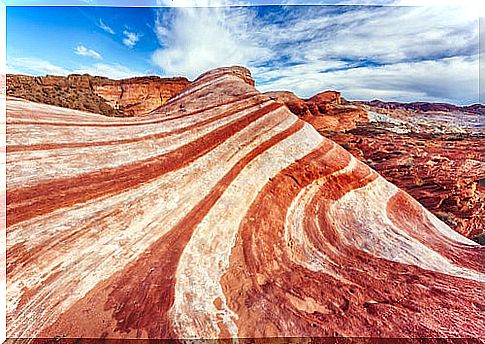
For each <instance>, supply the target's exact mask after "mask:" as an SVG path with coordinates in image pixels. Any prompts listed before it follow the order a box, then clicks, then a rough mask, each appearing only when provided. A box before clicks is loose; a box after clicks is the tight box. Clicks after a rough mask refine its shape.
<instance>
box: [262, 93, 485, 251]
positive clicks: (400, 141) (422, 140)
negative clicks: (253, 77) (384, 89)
mask: <svg viewBox="0 0 485 344" xmlns="http://www.w3.org/2000/svg"><path fill="white" fill-rule="evenodd" d="M267 94H268V95H269V96H270V97H271V98H273V99H275V100H276V101H279V102H281V103H284V104H286V105H287V106H288V108H289V109H290V110H291V111H292V112H293V113H294V114H296V115H297V116H298V117H300V118H301V119H303V120H305V121H307V122H308V123H311V124H312V125H313V126H314V127H315V128H316V129H317V130H318V131H319V132H320V133H322V134H323V135H324V136H326V137H329V138H331V139H333V140H335V141H336V142H338V143H339V144H341V145H342V146H343V147H345V148H346V149H348V150H349V151H350V152H351V153H352V154H354V155H355V156H356V157H357V158H359V159H360V160H361V161H363V162H364V163H367V164H369V165H370V166H372V167H373V168H374V169H375V170H376V171H378V172H379V173H381V174H382V175H383V176H384V177H385V178H387V179H388V180H390V181H391V182H392V183H394V184H396V185H397V186H398V187H400V188H401V189H403V190H405V191H407V192H409V193H410V194H411V195H412V196H413V197H414V198H416V199H417V200H418V201H419V202H420V203H421V204H423V205H424V206H425V207H426V208H427V209H428V210H430V211H431V212H433V213H434V214H435V215H436V216H438V217H439V218H440V219H442V220H443V221H445V222H446V223H447V224H448V225H449V226H451V227H452V228H453V229H454V230H456V231H457V232H459V233H460V234H462V235H465V236H467V237H470V238H474V239H476V240H477V241H479V240H481V239H480V238H481V237H483V236H485V193H484V188H483V186H481V187H480V184H479V181H480V180H483V179H484V178H485V150H484V148H483V147H485V127H484V121H485V116H484V108H485V107H484V106H483V105H480V104H476V105H472V106H466V107H459V106H455V105H451V104H433V103H409V104H405V103H395V102H390V103H387V102H382V101H378V100H375V101H371V102H351V103H350V102H348V101H346V100H345V99H344V98H342V97H341V95H340V93H338V92H335V91H326V92H322V93H319V94H317V95H315V96H314V97H312V98H310V99H309V100H303V99H300V98H298V97H297V96H296V95H295V94H293V93H291V92H269V93H267ZM356 108H357V109H356ZM482 241H483V240H482Z"/></svg>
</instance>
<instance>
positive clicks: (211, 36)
mask: <svg viewBox="0 0 485 344" xmlns="http://www.w3.org/2000/svg"><path fill="white" fill-rule="evenodd" d="M254 24H255V18H254V14H253V13H252V12H251V10H250V9H246V8H245V9H242V8H218V7H212V8H178V9H173V10H171V11H170V12H168V13H165V14H164V15H160V16H159V17H158V20H157V23H156V30H157V31H156V33H157V36H158V39H159V41H160V44H161V46H162V48H160V49H158V50H157V51H156V52H155V53H154V54H153V61H154V63H155V64H157V65H158V66H160V67H161V68H162V69H163V71H164V72H165V73H166V74H177V75H185V76H187V77H189V78H195V77H196V76H198V75H199V74H201V73H203V72H205V71H207V70H209V69H212V68H215V67H219V66H226V65H235V64H238V65H251V64H253V63H255V62H256V61H258V60H261V59H267V58H269V56H270V55H271V52H270V51H269V50H268V49H267V48H266V47H264V46H263V45H260V44H259V42H257V41H254V40H253V39H252V38H253V37H251V32H252V30H253V29H252V28H251V26H252V25H254Z"/></svg>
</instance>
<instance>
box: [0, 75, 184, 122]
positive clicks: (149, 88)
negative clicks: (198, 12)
mask: <svg viewBox="0 0 485 344" xmlns="http://www.w3.org/2000/svg"><path fill="white" fill-rule="evenodd" d="M188 84H189V81H188V80H187V79H186V78H160V77H156V76H150V77H137V78H131V79H124V80H111V79H108V78H105V77H98V76H90V75H87V74H84V75H77V74H72V75H69V76H67V77H62V76H50V75H48V76H42V77H32V76H26V75H7V94H8V95H10V96H13V97H19V98H23V99H27V100H31V101H34V102H40V103H44V104H50V105H56V106H62V107H66V108H70V109H75V110H82V111H88V112H93V113H98V114H103V115H107V116H140V115H145V114H147V113H149V112H151V111H153V110H155V109H156V108H158V107H159V106H161V105H162V104H163V103H165V102H166V101H167V100H168V99H170V98H171V97H173V96H174V95H176V94H177V93H179V92H180V91H181V90H183V89H184V88H185V87H187V85H188Z"/></svg>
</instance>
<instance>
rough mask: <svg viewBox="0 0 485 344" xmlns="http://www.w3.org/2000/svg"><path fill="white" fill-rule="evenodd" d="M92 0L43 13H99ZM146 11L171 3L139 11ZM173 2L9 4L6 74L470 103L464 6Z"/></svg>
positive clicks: (474, 45)
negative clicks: (234, 76)
mask: <svg viewBox="0 0 485 344" xmlns="http://www.w3.org/2000/svg"><path fill="white" fill-rule="evenodd" d="M99 1H103V0H98V2H97V3H95V0H69V2H68V3H66V1H61V0H59V1H58V2H57V3H53V2H52V1H51V5H55V4H69V5H77V4H80V3H84V4H86V3H90V4H98V5H99V4H102V5H106V4H107V5H109V3H107V2H106V1H108V0H106V1H105V2H104V3H100V2H99ZM463 1H465V2H466V0H462V2H463ZM153 2H156V4H157V5H159V6H160V5H162V6H166V5H172V4H173V3H174V2H173V1H172V0H155V1H148V0H146V1H145V2H139V1H138V2H137V5H147V6H148V5H153ZM314 2H316V1H314ZM320 2H321V1H320ZM117 3H118V4H120V2H119V1H118V2H117ZM131 3H133V1H131ZM199 3H200V2H199ZM213 3H214V2H210V1H209V0H207V1H206V2H203V3H202V4H203V5H212V4H213ZM257 3H258V4H263V3H269V1H263V0H260V1H258V2H257ZM326 3H336V1H334V0H329V1H327V2H326ZM7 4H9V5H18V4H21V5H25V4H38V2H36V1H34V0H17V1H15V2H9V1H7ZM127 4H128V2H127ZM177 4H182V5H185V6H188V7H177V8H174V7H125V8H121V7H108V6H68V7H67V6H64V7H59V6H48V7H42V6H36V7H33V6H7V71H8V72H9V73H23V74H31V75H45V74H60V75H66V74H69V73H90V74H95V75H105V76H108V77H111V78H115V79H119V78H126V77H130V76H135V75H148V74H156V75H160V76H174V75H183V76H187V77H189V78H191V79H193V78H195V77H197V75H199V74H200V73H202V72H204V71H206V70H208V69H211V68H215V67H218V66H226V65H234V64H240V65H245V66H247V67H249V68H250V69H251V71H252V73H253V76H254V78H255V79H256V82H257V87H258V88H259V89H260V90H262V91H268V90H290V91H293V92H295V93H296V94H297V95H299V96H301V97H310V96H312V95H313V94H315V93H317V92H320V91H323V90H326V89H336V90H339V91H341V92H342V93H343V95H344V97H346V98H348V99H374V98H379V99H383V100H396V101H437V102H451V103H456V104H471V103H476V102H479V87H478V83H479V63H478V52H479V51H478V50H479V46H478V41H479V39H478V11H477V10H476V9H474V8H473V6H463V5H462V6H459V7H456V6H455V7H437V6H426V7H412V6H289V5H285V6H222V7H221V6H213V7H199V8H194V7H192V5H194V4H195V3H194V1H193V0H184V1H177ZM218 4H225V5H234V4H236V5H241V3H240V2H238V3H234V2H227V1H226V2H218ZM242 4H243V5H247V3H242ZM253 4H254V2H253ZM382 4H394V2H393V1H390V0H389V1H387V0H383V1H382Z"/></svg>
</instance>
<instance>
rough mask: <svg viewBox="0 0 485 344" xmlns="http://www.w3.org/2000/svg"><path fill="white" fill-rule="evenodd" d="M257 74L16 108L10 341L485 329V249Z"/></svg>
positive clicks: (11, 131)
mask: <svg viewBox="0 0 485 344" xmlns="http://www.w3.org/2000/svg"><path fill="white" fill-rule="evenodd" d="M251 83H252V82H251V79H250V76H249V73H248V72H247V71H246V70H245V69H243V68H224V69H218V70H214V71H212V72H209V73H206V74H204V75H202V76H201V77H200V78H199V79H197V80H196V81H195V82H194V83H193V84H192V85H191V86H190V87H189V88H188V89H186V90H184V91H183V92H182V93H180V94H179V95H178V96H176V97H175V98H172V99H171V100H170V101H169V102H167V103H166V104H165V105H164V106H163V107H162V108H160V109H159V110H158V111H157V113H154V114H152V115H150V116H146V117H143V118H126V119H123V120H121V119H115V118H108V117H103V116H99V115H93V114H88V113H83V112H78V111H74V110H68V109H61V108H56V107H52V106H47V105H41V104H36V103H30V102H26V101H22V100H14V99H10V100H9V101H8V116H7V122H8V124H7V141H8V147H7V151H8V156H7V160H8V161H7V178H8V190H7V200H8V204H7V226H8V227H7V284H8V286H7V313H8V319H7V321H8V322H7V323H8V329H7V331H8V333H7V335H8V336H9V337H55V336H60V337H65V336H67V337H96V338H98V337H99V338H106V337H108V338H170V337H172V338H173V337H177V338H217V337H272V336H292V337H294V336H297V337H303V336H338V335H345V336H359V337H361V336H378V337H380V336H382V337H457V336H459V337H479V336H480V335H483V332H482V331H483V326H482V325H483V322H484V320H485V319H484V315H483V314H484V310H485V303H484V302H483V301H482V300H480V298H479V295H480V294H483V292H484V291H485V289H484V287H485V283H484V281H483V278H484V276H485V275H484V273H485V268H484V265H483V259H484V250H483V247H480V246H479V245H476V244H475V243H474V242H472V241H469V240H468V239H465V238H464V237H461V236H460V235H458V234H456V233H455V232H454V231H452V230H451V229H450V228H449V227H447V226H446V225H445V224H444V223H442V222H441V221H439V220H438V219H437V218H436V217H435V216H433V215H432V214H430V213H429V212H428V211H426V210H425V209H424V208H423V207H422V206H420V205H419V204H418V203H417V202H416V201H414V200H413V199H412V198H411V197H410V196H408V195H407V194H406V193H404V192H402V191H400V190H399V189H398V188H396V187H395V186H393V185H392V184H390V183H389V182H387V181H386V180H384V179H383V178H382V177H380V176H379V175H378V174H377V173H376V172H374V171H373V170H372V169H370V168H369V167H367V166H366V165H364V164H363V163H361V162H359V161H358V160H357V159H355V158H354V157H353V156H351V155H350V154H349V153H348V152H347V151H345V150H344V149H343V148H341V147H340V146H338V145H337V144H335V143H334V142H332V141H330V140H328V139H325V138H323V137H322V136H320V135H319V134H318V133H317V132H316V131H315V129H313V127H312V126H310V125H309V124H307V123H305V122H303V121H301V120H300V119H298V117H297V116H295V115H294V114H292V113H291V112H290V111H289V110H288V108H286V107H285V106H284V105H282V104H280V103H276V102H274V101H273V100H271V99H270V98H269V97H268V96H265V95H262V94H260V93H259V92H257V91H256V90H255V89H254V88H253V87H252V86H251Z"/></svg>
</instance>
